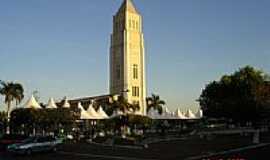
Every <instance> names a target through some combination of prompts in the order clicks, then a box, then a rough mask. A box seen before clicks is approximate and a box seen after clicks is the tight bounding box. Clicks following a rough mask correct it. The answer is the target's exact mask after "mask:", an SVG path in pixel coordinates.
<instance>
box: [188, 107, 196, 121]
mask: <svg viewBox="0 0 270 160" xmlns="http://www.w3.org/2000/svg"><path fill="white" fill-rule="evenodd" d="M185 116H186V117H187V118H188V119H196V116H195V115H194V113H193V112H192V111H191V110H190V109H189V110H188V111H187V113H186V115H185Z"/></svg>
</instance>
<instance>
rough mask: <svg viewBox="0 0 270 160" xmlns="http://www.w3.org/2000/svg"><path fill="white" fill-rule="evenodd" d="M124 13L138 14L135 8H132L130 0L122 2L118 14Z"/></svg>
mask: <svg viewBox="0 0 270 160" xmlns="http://www.w3.org/2000/svg"><path fill="white" fill-rule="evenodd" d="M126 11H128V12H132V13H136V14H138V13H139V12H138V11H137V9H136V7H135V6H134V4H133V2H132V0H124V2H123V3H122V5H121V7H120V9H119V11H118V12H126Z"/></svg>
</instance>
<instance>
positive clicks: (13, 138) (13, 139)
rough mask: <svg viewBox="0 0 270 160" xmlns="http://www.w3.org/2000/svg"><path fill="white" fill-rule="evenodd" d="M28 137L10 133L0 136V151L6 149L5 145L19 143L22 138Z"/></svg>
mask: <svg viewBox="0 0 270 160" xmlns="http://www.w3.org/2000/svg"><path fill="white" fill-rule="evenodd" d="M26 138H28V137H27V136H25V135H12V134H5V135H3V136H2V137H0V152H3V151H6V149H7V146H8V145H11V144H15V143H21V142H22V141H23V140H25V139H26Z"/></svg>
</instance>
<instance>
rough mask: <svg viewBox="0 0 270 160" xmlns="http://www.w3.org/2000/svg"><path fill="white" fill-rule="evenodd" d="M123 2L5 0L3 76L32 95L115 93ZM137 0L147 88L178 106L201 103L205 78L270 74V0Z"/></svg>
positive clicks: (0, 34) (0, 10) (1, 9)
mask: <svg viewBox="0 0 270 160" xmlns="http://www.w3.org/2000/svg"><path fill="white" fill-rule="evenodd" d="M121 3H122V0H2V1H1V5H0V59H1V61H0V79H2V80H5V81H7V80H12V81H13V80H16V81H19V82H21V83H22V84H23V85H24V86H25V89H26V97H27V98H28V97H29V96H30V94H31V92H32V91H34V90H38V91H39V95H40V97H41V100H42V101H43V102H46V101H47V100H48V98H49V97H55V98H56V99H60V98H62V97H63V96H68V97H80V96H91V95H100V94H106V93H108V75H109V73H108V68H109V67H108V55H109V43H110V41H109V39H110V38H109V36H110V33H111V31H112V16H113V14H115V12H116V11H117V9H118V7H119V6H120V4H121ZM134 3H135V5H136V6H137V8H138V10H139V11H140V13H141V14H142V15H143V18H144V34H145V41H146V56H147V62H146V63H147V80H148V81H147V84H148V89H147V90H148V94H151V93H157V94H159V95H160V96H161V98H162V99H164V100H166V102H167V104H168V107H169V108H171V109H172V110H174V109H175V108H177V107H181V108H183V109H186V108H189V107H192V108H193V109H194V110H195V109H196V107H198V104H197V103H196V102H195V100H196V99H197V98H198V97H199V95H200V93H201V90H202V88H204V86H205V84H206V83H208V82H210V81H212V80H215V79H218V78H220V76H222V75H223V74H227V73H231V72H233V71H235V70H236V69H238V68H239V67H242V66H245V65H252V66H255V67H257V68H259V69H263V70H264V71H265V72H268V73H270V10H269V8H270V1H269V0H259V1H255V0H223V1H217V0H134ZM1 103H2V102H1ZM1 103H0V104H1Z"/></svg>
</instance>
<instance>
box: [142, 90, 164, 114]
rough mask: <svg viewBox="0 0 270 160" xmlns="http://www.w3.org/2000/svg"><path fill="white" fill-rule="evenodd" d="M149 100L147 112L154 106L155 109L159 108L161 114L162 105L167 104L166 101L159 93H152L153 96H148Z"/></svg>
mask: <svg viewBox="0 0 270 160" xmlns="http://www.w3.org/2000/svg"><path fill="white" fill-rule="evenodd" d="M146 102H147V112H148V111H149V110H150V109H151V108H154V109H155V110H158V112H159V113H160V114H161V113H162V110H163V109H162V106H163V105H165V104H166V103H165V101H163V100H161V99H160V97H159V95H155V94H152V97H148V98H146Z"/></svg>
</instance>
